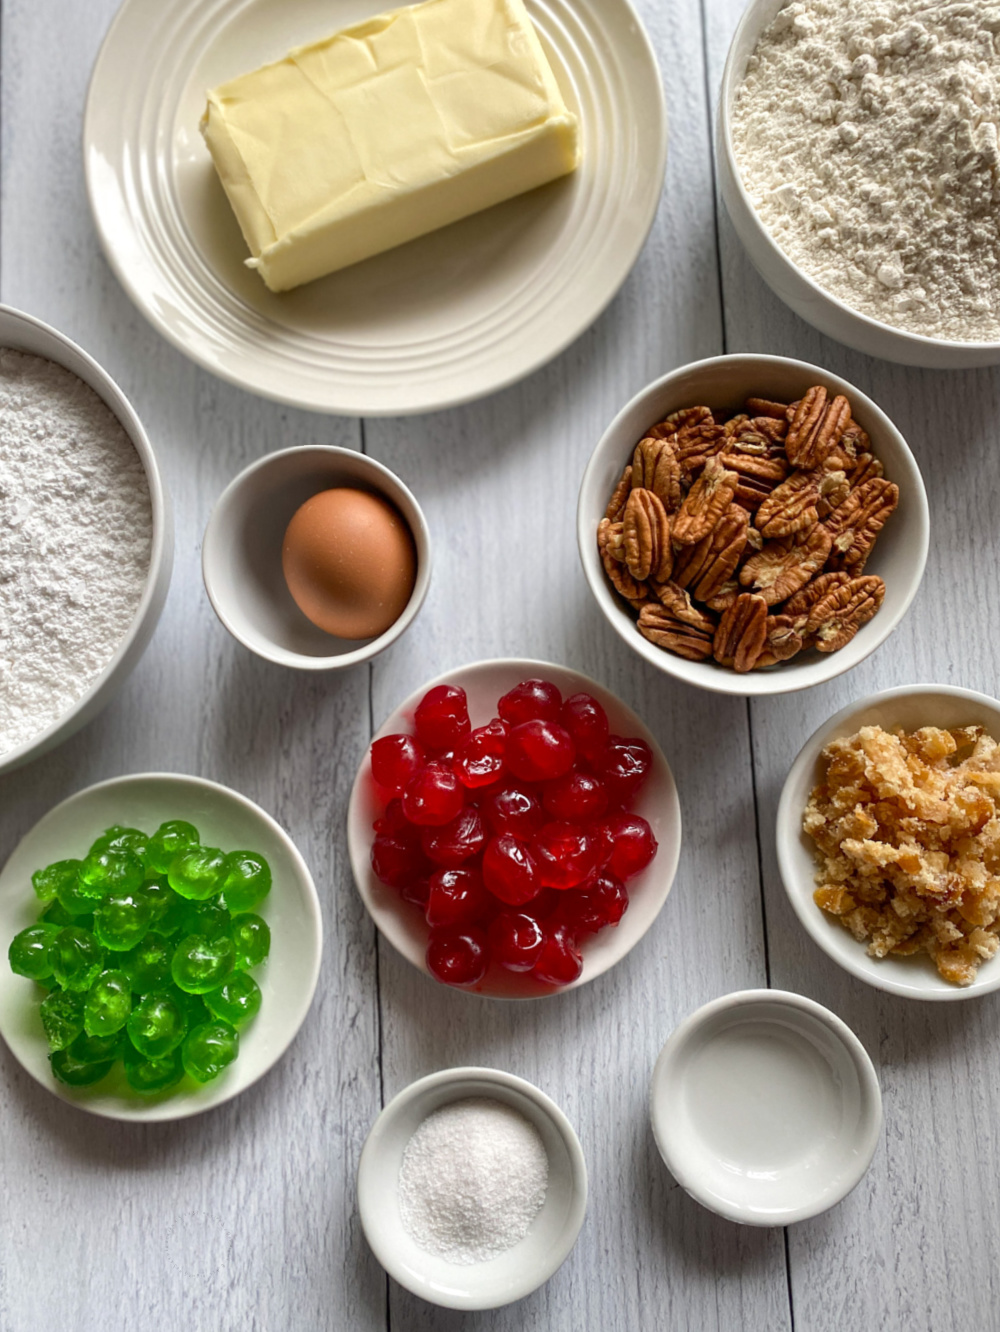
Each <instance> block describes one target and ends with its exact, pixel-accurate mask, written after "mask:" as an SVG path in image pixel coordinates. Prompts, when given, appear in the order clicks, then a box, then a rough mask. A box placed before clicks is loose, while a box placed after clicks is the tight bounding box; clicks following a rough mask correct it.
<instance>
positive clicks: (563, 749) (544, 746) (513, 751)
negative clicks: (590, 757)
mask: <svg viewBox="0 0 1000 1332" xmlns="http://www.w3.org/2000/svg"><path fill="white" fill-rule="evenodd" d="M504 757H505V758H506V760H507V767H508V768H509V769H510V770H511V772H512V773H513V774H514V776H515V777H519V778H520V779H521V781H523V782H548V781H551V780H552V779H553V778H554V777H561V776H562V775H563V773H564V772H569V770H570V768H572V766H573V761H574V760H575V758H576V750H575V749H574V748H573V741H572V740H571V739H570V734H569V731H567V730H566V728H565V727H564V726H560V725H559V723H558V722H552V721H526V722H521V724H520V725H519V726H515V727H514V728H513V730H512V731H511V733H510V735H508V737H507V744H506V747H505V749H504Z"/></svg>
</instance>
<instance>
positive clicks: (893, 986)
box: [775, 685, 1000, 1001]
mask: <svg viewBox="0 0 1000 1332" xmlns="http://www.w3.org/2000/svg"><path fill="white" fill-rule="evenodd" d="M968 725H979V726H982V727H983V728H984V729H985V730H986V731H987V732H988V733H989V734H990V735H991V736H993V738H994V739H997V738H1000V702H998V701H997V700H996V699H994V698H989V697H988V696H987V695H986V694H977V693H974V692H973V691H972V690H971V689H956V688H954V687H953V686H951V685H904V686H903V687H901V688H899V689H886V690H885V691H883V692H882V693H879V694H872V695H871V697H869V698H865V699H861V700H860V701H859V702H857V703H852V704H851V705H850V706H849V707H846V708H844V709H843V711H841V712H838V713H837V714H836V716H834V717H831V718H830V720H829V721H827V722H824V724H823V725H822V726H821V727H820V728H819V730H818V731H816V732H815V733H814V734H813V735H811V736H810V737H809V739H808V740H807V741H806V743H805V744H804V745H803V746H802V749H801V750H800V751H799V755H798V757H797V758H796V760H795V762H794V763H793V764H792V767H791V770H790V772H789V774H788V776H787V778H786V779H785V785H784V787H783V788H782V792H781V799H780V801H779V802H778V821H777V830H776V833H775V837H776V841H777V852H778V868H779V870H780V872H781V878H782V882H783V883H784V885H785V892H786V893H787V894H788V897H789V900H790V902H791V904H792V906H793V908H794V909H795V914H796V915H797V916H798V918H799V920H800V921H801V923H802V925H803V926H804V927H805V930H806V933H807V934H808V935H809V936H810V938H811V939H812V940H813V941H814V942H815V943H817V944H819V946H820V948H822V950H823V952H824V953H826V954H827V955H828V956H829V957H832V958H833V960H834V962H837V963H839V964H840V966H842V967H843V968H844V970H845V971H849V972H850V973H851V975H853V976H857V977H858V978H859V979H860V980H863V981H867V982H868V984H869V985H874V986H875V988H876V989H878V990H887V991H888V992H889V993H890V994H901V995H905V996H906V997H907V998H908V999H934V1000H945V1001H948V1000H956V999H971V998H973V997H974V996H977V995H982V994H992V993H993V992H994V991H995V990H1000V956H997V957H994V958H991V959H990V961H988V962H984V963H983V965H982V966H981V967H980V968H979V972H978V973H977V975H976V979H975V980H974V981H973V982H972V984H971V985H966V986H959V985H952V984H951V983H950V982H949V981H946V980H945V979H944V978H943V977H942V976H941V975H940V974H939V973H938V970H937V968H936V967H935V965H934V963H933V961H932V960H931V958H930V957H929V956H928V955H927V954H926V953H918V954H916V955H915V956H913V957H883V958H878V957H869V956H868V951H867V946H866V945H865V944H863V943H859V942H858V941H857V939H855V938H854V936H853V935H852V934H851V933H850V931H848V930H845V929H844V927H843V925H841V924H840V922H839V921H837V920H834V919H833V918H832V917H831V916H829V915H827V913H826V912H825V911H822V910H820V908H819V907H818V906H817V905H816V903H815V902H814V901H813V892H814V890H815V888H816V871H817V869H818V868H819V862H818V860H817V858H816V846H815V843H814V842H813V840H812V838H811V837H809V836H807V835H806V833H805V832H803V830H802V815H803V814H804V812H805V808H806V802H807V801H808V799H809V796H810V793H811V792H812V790H813V787H815V786H816V785H817V784H818V783H819V782H820V781H821V780H822V764H821V762H820V755H821V754H822V752H823V750H824V749H825V747H826V746H827V745H828V744H829V743H830V742H831V741H832V740H836V739H838V738H839V737H843V736H848V735H854V734H856V732H858V731H859V730H860V729H861V727H862V726H881V727H882V728H883V730H886V731H888V730H891V729H892V728H893V727H894V726H901V727H903V729H904V730H906V731H915V730H917V729H919V728H920V727H921V726H940V727H943V728H945V729H947V728H949V727H952V726H968Z"/></svg>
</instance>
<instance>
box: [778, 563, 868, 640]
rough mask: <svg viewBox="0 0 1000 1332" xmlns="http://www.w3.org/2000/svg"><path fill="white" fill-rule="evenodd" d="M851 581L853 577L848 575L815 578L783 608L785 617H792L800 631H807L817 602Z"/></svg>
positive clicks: (833, 574) (821, 575) (822, 575)
mask: <svg viewBox="0 0 1000 1332" xmlns="http://www.w3.org/2000/svg"><path fill="white" fill-rule="evenodd" d="M850 581H851V575H850V574H848V573H823V574H820V575H819V576H818V577H817V578H813V579H812V580H811V581H810V582H808V583H806V585H805V587H802V588H800V589H799V590H798V592H796V593H795V595H794V596H791V597H789V598H788V600H787V601H786V602H785V604H784V606H783V607H782V612H783V614H785V615H790V616H791V617H792V618H793V619H794V620H795V621H796V622H797V625H798V628H799V629H805V627H806V624H807V623H808V621H809V616H810V614H811V613H812V608H813V606H815V604H816V602H817V601H821V600H822V598H823V597H825V596H826V595H827V594H828V593H829V592H832V591H833V589H834V588H836V587H842V586H843V585H844V584H845V583H849V582H850Z"/></svg>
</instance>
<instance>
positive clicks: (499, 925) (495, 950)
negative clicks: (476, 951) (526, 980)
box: [489, 911, 545, 971]
mask: <svg viewBox="0 0 1000 1332" xmlns="http://www.w3.org/2000/svg"><path fill="white" fill-rule="evenodd" d="M489 942H490V953H491V955H492V957H493V960H494V962H499V964H500V965H501V966H502V967H506V968H507V970H508V971H530V970H531V968H532V967H533V966H534V965H535V963H536V962H537V961H538V954H539V953H540V952H541V951H542V944H543V943H544V942H545V931H544V930H543V929H542V927H541V925H539V923H538V921H537V920H535V918H534V916H527V915H525V914H524V913H523V912H520V911H501V913H500V915H499V916H497V917H496V918H495V920H493V922H492V923H491V924H490V928H489Z"/></svg>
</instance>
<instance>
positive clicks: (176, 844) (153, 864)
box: [146, 819, 201, 874]
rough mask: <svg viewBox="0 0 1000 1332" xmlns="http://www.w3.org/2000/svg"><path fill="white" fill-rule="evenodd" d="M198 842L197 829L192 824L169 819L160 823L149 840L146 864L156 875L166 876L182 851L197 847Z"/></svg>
mask: <svg viewBox="0 0 1000 1332" xmlns="http://www.w3.org/2000/svg"><path fill="white" fill-rule="evenodd" d="M200 841H201V838H200V837H199V835H198V829H197V828H196V827H195V826H194V824H193V823H185V822H184V820H183V819H170V820H169V821H168V822H167V823H161V824H160V826H159V827H158V828H157V830H156V832H155V833H153V835H152V837H151V838H150V839H149V847H148V849H147V852H146V864H147V865H148V866H149V867H150V869H153V870H155V871H156V872H157V874H166V872H167V871H168V870H169V869H170V866H171V864H172V863H173V861H174V860H176V858H177V857H178V856H179V855H180V854H181V852H182V851H187V850H189V849H190V848H191V847H193V846H197V845H198V843H199V842H200Z"/></svg>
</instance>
